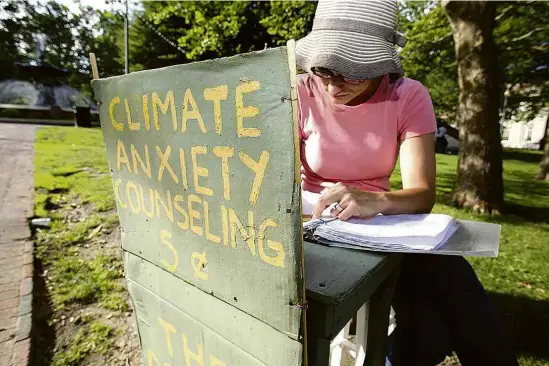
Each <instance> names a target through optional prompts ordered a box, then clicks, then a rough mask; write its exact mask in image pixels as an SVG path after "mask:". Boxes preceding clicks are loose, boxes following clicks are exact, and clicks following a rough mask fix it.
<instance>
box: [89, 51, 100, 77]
mask: <svg viewBox="0 0 549 366" xmlns="http://www.w3.org/2000/svg"><path fill="white" fill-rule="evenodd" d="M90 64H91V68H92V77H93V79H94V80H95V79H99V71H98V70H97V60H96V59H95V53H90Z"/></svg>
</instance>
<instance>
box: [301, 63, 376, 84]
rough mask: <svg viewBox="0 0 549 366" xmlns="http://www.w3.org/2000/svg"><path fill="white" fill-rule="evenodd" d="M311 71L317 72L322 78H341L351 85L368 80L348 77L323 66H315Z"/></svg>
mask: <svg viewBox="0 0 549 366" xmlns="http://www.w3.org/2000/svg"><path fill="white" fill-rule="evenodd" d="M311 71H312V72H313V74H315V75H316V76H318V77H320V78H322V79H328V80H329V79H340V80H341V81H343V82H344V83H345V84H350V85H359V84H362V83H364V82H365V81H366V80H358V79H352V78H347V77H345V76H343V75H340V74H338V73H335V72H333V71H332V70H330V69H325V68H323V67H314V68H312V69H311Z"/></svg>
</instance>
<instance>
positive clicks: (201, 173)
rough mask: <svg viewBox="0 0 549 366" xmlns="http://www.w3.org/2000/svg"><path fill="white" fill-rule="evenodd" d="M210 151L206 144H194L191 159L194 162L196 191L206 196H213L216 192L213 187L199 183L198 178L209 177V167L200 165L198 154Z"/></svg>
mask: <svg viewBox="0 0 549 366" xmlns="http://www.w3.org/2000/svg"><path fill="white" fill-rule="evenodd" d="M207 153H208V148H207V147H206V146H193V147H192V148H191V160H192V163H193V181H194V190H195V191H196V193H199V194H203V195H205V196H210V197H211V196H213V195H214V192H213V189H211V188H209V187H203V186H201V185H200V184H199V182H198V178H199V177H204V178H207V177H208V175H209V173H208V168H204V167H201V166H198V162H197V161H196V157H197V155H204V154H207Z"/></svg>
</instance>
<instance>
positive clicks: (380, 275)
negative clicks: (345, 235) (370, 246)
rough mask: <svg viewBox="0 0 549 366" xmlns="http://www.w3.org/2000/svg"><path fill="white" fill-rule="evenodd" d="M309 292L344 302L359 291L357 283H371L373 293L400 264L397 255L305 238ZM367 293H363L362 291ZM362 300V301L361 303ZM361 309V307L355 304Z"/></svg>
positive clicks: (321, 297) (331, 300)
mask: <svg viewBox="0 0 549 366" xmlns="http://www.w3.org/2000/svg"><path fill="white" fill-rule="evenodd" d="M304 247H305V272H306V273H305V278H306V280H307V296H308V297H311V298H314V299H317V300H319V301H321V302H324V303H329V304H330V303H332V304H335V303H341V302H342V301H343V300H344V299H346V298H347V297H349V296H352V295H353V294H357V291H356V289H357V287H359V286H360V285H361V284H364V285H368V286H367V288H364V291H366V292H368V290H369V291H370V292H369V293H367V294H366V295H370V294H371V293H373V291H374V290H375V288H376V286H377V285H378V284H380V283H381V282H382V281H383V280H384V279H385V277H386V276H387V275H388V274H389V273H390V272H391V271H392V270H393V269H394V268H395V267H396V266H397V264H398V260H397V261H396V262H395V259H396V257H398V255H396V256H395V255H388V254H383V253H371V252H363V251H356V250H352V249H342V248H336V247H328V246H325V245H321V244H315V243H310V242H305V244H304ZM359 296H364V294H362V295H359ZM361 305H362V304H360V305H359V307H360V306H361ZM356 310H358V307H357V308H356Z"/></svg>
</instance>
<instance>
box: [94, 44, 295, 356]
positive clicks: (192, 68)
mask: <svg viewBox="0 0 549 366" xmlns="http://www.w3.org/2000/svg"><path fill="white" fill-rule="evenodd" d="M289 45H290V44H289ZM291 45H293V43H291ZM289 50H290V51H289ZM291 50H293V47H288V48H286V47H281V48H275V49H270V50H265V51H262V52H258V53H252V54H243V55H238V56H235V57H231V58H225V59H218V60H212V61H204V62H198V63H193V64H186V65H178V66H172V67H167V68H163V69H158V70H148V71H142V72H136V73H131V74H128V75H124V76H117V77H112V78H107V79H99V80H94V81H92V86H93V89H94V92H95V96H96V99H97V100H98V101H99V104H100V106H101V107H100V119H101V126H102V130H103V135H104V138H105V144H106V147H107V155H108V160H109V166H110V169H111V175H112V181H113V189H114V193H115V199H116V204H117V209H118V214H119V217H120V224H121V227H122V248H123V250H124V251H125V269H126V277H127V283H128V288H129V290H130V295H131V297H132V300H133V302H134V304H135V308H136V314H137V321H138V326H139V333H140V339H141V345H142V350H143V362H144V363H145V364H146V365H162V366H165V365H166V364H168V365H189V366H190V365H195V364H197V365H212V366H213V365H227V366H229V365H299V364H301V358H302V344H301V343H302V342H303V337H302V333H303V330H302V329H301V327H302V321H301V320H302V311H301V305H302V304H303V303H304V290H303V265H302V263H303V262H302V248H303V246H302V241H301V208H300V203H301V199H300V187H299V171H298V168H299V156H298V143H299V142H298V138H297V133H296V131H297V125H296V123H297V121H296V113H297V107H296V100H297V97H296V90H295V61H289V60H294V56H293V51H291ZM193 362H194V363H193Z"/></svg>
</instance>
